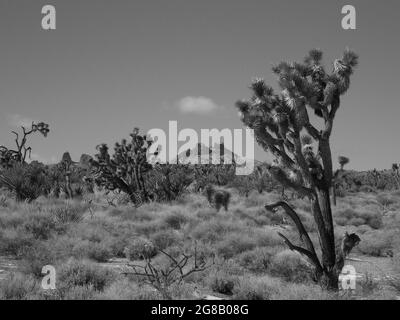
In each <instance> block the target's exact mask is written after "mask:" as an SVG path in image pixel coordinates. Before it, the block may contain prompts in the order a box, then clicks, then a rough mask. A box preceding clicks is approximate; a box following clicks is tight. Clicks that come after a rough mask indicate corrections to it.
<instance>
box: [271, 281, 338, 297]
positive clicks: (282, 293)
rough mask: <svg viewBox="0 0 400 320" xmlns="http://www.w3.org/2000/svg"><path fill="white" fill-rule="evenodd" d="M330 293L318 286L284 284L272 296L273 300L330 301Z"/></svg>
mask: <svg viewBox="0 0 400 320" xmlns="http://www.w3.org/2000/svg"><path fill="white" fill-rule="evenodd" d="M332 298H333V295H332V293H330V292H329V291H327V290H324V289H323V288H321V286H318V285H312V284H308V283H307V284H303V283H286V284H284V285H282V286H281V287H280V290H279V292H277V293H275V294H273V297H272V299H274V300H331V299H332Z"/></svg>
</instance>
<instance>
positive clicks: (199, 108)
mask: <svg viewBox="0 0 400 320" xmlns="http://www.w3.org/2000/svg"><path fill="white" fill-rule="evenodd" d="M178 108H179V110H180V111H181V112H183V113H196V114H208V113H211V112H214V111H215V110H217V109H219V108H221V106H219V105H217V104H216V103H215V102H214V101H212V100H211V99H210V98H206V97H185V98H182V99H181V100H179V101H178Z"/></svg>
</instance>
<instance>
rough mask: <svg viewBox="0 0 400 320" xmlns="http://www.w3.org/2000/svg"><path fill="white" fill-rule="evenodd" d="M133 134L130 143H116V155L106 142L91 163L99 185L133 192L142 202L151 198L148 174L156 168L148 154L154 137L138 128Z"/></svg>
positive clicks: (100, 146) (133, 196) (130, 195)
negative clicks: (140, 132) (149, 136)
mask: <svg viewBox="0 0 400 320" xmlns="http://www.w3.org/2000/svg"><path fill="white" fill-rule="evenodd" d="M130 136H131V140H130V141H129V142H128V141H127V140H126V139H123V140H122V141H121V143H116V144H115V147H114V154H113V155H112V156H110V154H109V152H108V146H107V145H106V144H104V143H103V144H100V145H98V146H97V150H98V153H97V154H96V155H95V159H92V160H91V161H90V164H91V167H92V174H93V175H94V181H95V183H96V184H97V185H98V186H101V187H105V188H106V189H108V190H119V191H122V192H124V193H126V194H128V195H129V197H130V199H131V201H132V202H133V203H135V205H140V204H141V203H143V202H147V201H149V200H150V195H149V193H148V192H147V190H146V185H145V181H144V175H145V174H146V173H147V172H148V171H150V170H151V169H152V165H151V164H150V163H148V162H147V157H146V155H147V150H148V148H149V147H150V146H151V144H152V140H150V139H148V138H147V137H146V136H141V135H140V134H139V129H138V128H135V129H134V130H133V132H132V133H131V134H130Z"/></svg>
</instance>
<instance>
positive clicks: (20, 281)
mask: <svg viewBox="0 0 400 320" xmlns="http://www.w3.org/2000/svg"><path fill="white" fill-rule="evenodd" d="M38 288H39V285H38V283H37V280H35V279H34V278H33V277H32V276H30V275H24V274H22V273H14V274H11V275H10V276H8V277H7V278H6V279H4V280H2V281H0V300H26V299H31V298H33V297H34V296H35V294H36V292H37V291H38Z"/></svg>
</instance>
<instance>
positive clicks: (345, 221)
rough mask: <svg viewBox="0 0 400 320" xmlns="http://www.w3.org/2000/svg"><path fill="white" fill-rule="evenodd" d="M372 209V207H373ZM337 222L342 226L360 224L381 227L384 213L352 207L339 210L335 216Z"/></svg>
mask: <svg viewBox="0 0 400 320" xmlns="http://www.w3.org/2000/svg"><path fill="white" fill-rule="evenodd" d="M371 209H372V208H371ZM334 219H335V222H336V223H337V224H338V225H340V226H346V225H353V226H356V227H358V226H360V225H363V224H367V225H369V226H370V227H371V228H374V229H379V228H381V227H382V224H383V223H382V215H381V214H380V213H379V212H376V211H375V212H374V211H364V210H363V211H357V210H354V209H351V208H346V209H344V210H339V211H337V212H336V214H335V216H334Z"/></svg>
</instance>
